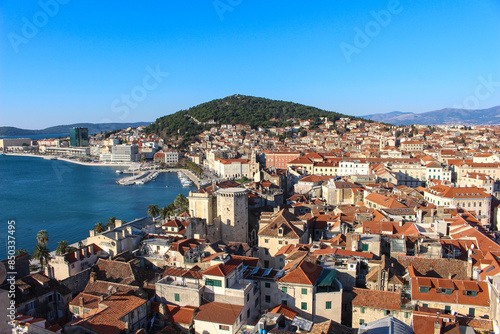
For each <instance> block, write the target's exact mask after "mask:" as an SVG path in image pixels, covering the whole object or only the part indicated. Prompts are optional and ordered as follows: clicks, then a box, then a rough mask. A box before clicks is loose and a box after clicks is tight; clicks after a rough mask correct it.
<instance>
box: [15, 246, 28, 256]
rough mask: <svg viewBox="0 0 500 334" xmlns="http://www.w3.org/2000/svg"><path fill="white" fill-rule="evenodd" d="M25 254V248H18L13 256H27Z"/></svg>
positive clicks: (26, 251)
mask: <svg viewBox="0 0 500 334" xmlns="http://www.w3.org/2000/svg"><path fill="white" fill-rule="evenodd" d="M27 253H28V250H27V249H26V248H20V249H16V251H15V253H14V255H15V256H19V255H23V254H27Z"/></svg>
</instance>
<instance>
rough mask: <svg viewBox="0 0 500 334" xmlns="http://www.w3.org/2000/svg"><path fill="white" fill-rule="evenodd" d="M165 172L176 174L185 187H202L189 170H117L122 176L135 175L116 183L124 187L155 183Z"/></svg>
mask: <svg viewBox="0 0 500 334" xmlns="http://www.w3.org/2000/svg"><path fill="white" fill-rule="evenodd" d="M164 172H176V173H177V177H178V178H179V180H180V181H181V184H182V186H183V187H192V186H196V187H198V188H199V187H200V184H201V181H200V179H199V178H198V177H197V176H196V175H194V174H193V173H192V172H191V171H189V170H187V169H179V168H172V169H158V170H146V171H144V170H140V169H127V170H116V173H117V174H122V173H123V174H130V173H132V174H133V175H132V176H127V177H124V178H122V179H120V180H118V181H116V183H118V184H120V185H123V186H129V185H136V184H139V185H140V184H145V183H148V182H151V181H155V179H156V178H157V177H158V175H159V174H160V173H164Z"/></svg>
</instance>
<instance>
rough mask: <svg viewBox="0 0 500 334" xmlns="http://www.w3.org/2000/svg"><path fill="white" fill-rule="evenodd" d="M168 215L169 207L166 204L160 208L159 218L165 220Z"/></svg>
mask: <svg viewBox="0 0 500 334" xmlns="http://www.w3.org/2000/svg"><path fill="white" fill-rule="evenodd" d="M169 215H170V209H169V208H168V206H165V207H163V208H161V209H160V216H161V218H163V220H165V219H166V218H167V217H168V216H169Z"/></svg>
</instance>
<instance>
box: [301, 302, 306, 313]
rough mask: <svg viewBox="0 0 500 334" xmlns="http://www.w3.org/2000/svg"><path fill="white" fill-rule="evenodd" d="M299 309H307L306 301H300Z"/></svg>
mask: <svg viewBox="0 0 500 334" xmlns="http://www.w3.org/2000/svg"><path fill="white" fill-rule="evenodd" d="M300 309H301V310H304V311H306V310H307V303H301V304H300Z"/></svg>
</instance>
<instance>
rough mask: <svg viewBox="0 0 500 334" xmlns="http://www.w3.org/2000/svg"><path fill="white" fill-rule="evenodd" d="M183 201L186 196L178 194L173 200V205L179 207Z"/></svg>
mask: <svg viewBox="0 0 500 334" xmlns="http://www.w3.org/2000/svg"><path fill="white" fill-rule="evenodd" d="M185 202H186V197H185V196H184V195H183V194H179V195H177V197H176V198H175V200H174V205H175V207H176V208H179V207H181V206H183V205H184V203H185Z"/></svg>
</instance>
